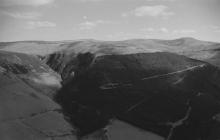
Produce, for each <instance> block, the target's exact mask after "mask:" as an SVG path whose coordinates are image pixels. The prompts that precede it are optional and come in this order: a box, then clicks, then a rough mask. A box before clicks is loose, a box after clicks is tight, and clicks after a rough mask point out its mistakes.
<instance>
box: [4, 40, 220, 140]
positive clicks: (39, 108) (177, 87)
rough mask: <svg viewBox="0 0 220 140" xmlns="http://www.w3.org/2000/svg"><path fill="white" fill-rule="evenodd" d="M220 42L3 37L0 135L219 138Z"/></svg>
mask: <svg viewBox="0 0 220 140" xmlns="http://www.w3.org/2000/svg"><path fill="white" fill-rule="evenodd" d="M219 50H220V43H215V42H207V41H200V40H196V39H193V38H180V39H175V40H158V39H133V40H124V41H97V40H76V41H56V42H52V41H50V42H48V41H21V42H5V43H0V96H1V98H0V104H1V106H0V114H3V115H0V121H1V123H0V139H1V140H8V139H10V140H24V139H30V140H35V139H40V140H41V139H42V140H44V139H45V140H47V139H49V140H50V139H51V140H74V139H83V140H99V139H102V140H121V139H126V140H134V139H135V138H138V139H139V140H165V139H166V140H186V139H187V140H197V139H200V140H218V139H219V138H220V135H219V133H218V132H219V130H220V94H219V93H220V69H219V67H220V59H219V58H220V57H219V56H220V55H219V54H220V53H219Z"/></svg>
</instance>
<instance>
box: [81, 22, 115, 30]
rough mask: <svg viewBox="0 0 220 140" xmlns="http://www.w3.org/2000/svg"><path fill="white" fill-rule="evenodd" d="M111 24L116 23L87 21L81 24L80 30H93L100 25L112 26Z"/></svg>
mask: <svg viewBox="0 0 220 140" xmlns="http://www.w3.org/2000/svg"><path fill="white" fill-rule="evenodd" d="M110 23H114V22H111V21H105V20H96V21H85V22H82V23H80V24H79V29H80V30H92V29H94V28H96V27H97V26H98V25H100V24H110Z"/></svg>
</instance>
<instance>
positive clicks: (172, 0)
mask: <svg viewBox="0 0 220 140" xmlns="http://www.w3.org/2000/svg"><path fill="white" fill-rule="evenodd" d="M146 1H149V2H161V1H164V2H174V1H176V0H146Z"/></svg>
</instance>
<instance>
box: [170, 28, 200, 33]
mask: <svg viewBox="0 0 220 140" xmlns="http://www.w3.org/2000/svg"><path fill="white" fill-rule="evenodd" d="M172 33H173V34H194V33H196V31H195V30H192V29H182V30H174V31H173V32H172Z"/></svg>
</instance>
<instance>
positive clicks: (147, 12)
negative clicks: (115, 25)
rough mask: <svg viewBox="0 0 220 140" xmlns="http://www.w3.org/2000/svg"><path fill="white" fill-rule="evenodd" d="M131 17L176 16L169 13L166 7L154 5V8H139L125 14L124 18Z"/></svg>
mask: <svg viewBox="0 0 220 140" xmlns="http://www.w3.org/2000/svg"><path fill="white" fill-rule="evenodd" d="M129 15H135V16H137V17H145V16H150V17H159V16H162V17H167V16H172V15H174V12H172V11H169V8H168V7H167V6H165V5H154V6H141V7H137V8H136V9H134V10H132V11H130V12H127V13H123V14H122V16H123V17H127V16H129Z"/></svg>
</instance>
